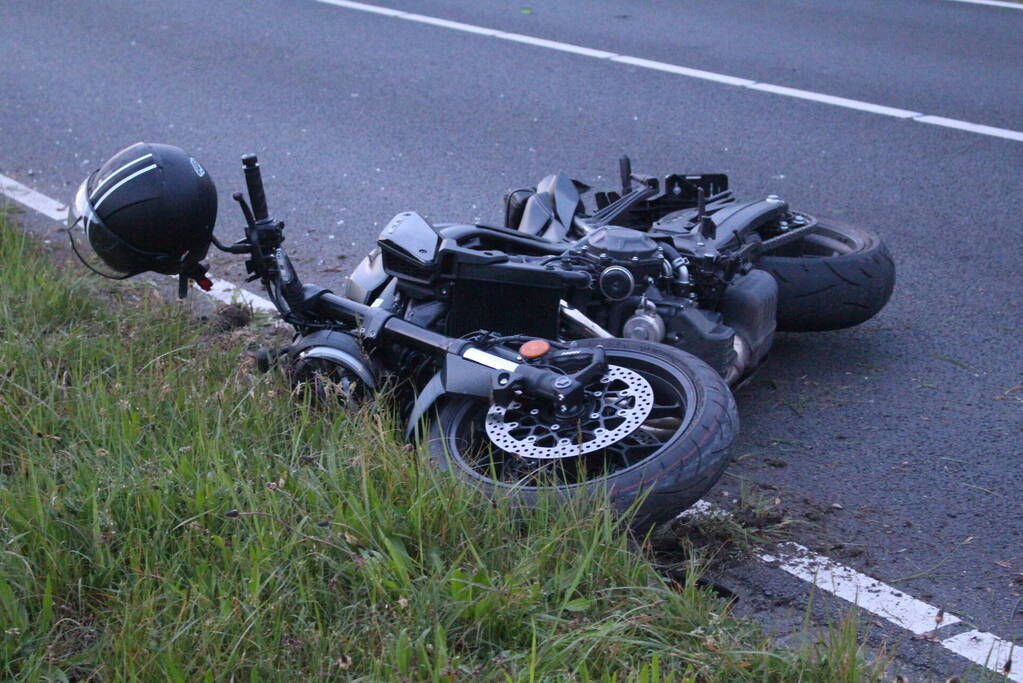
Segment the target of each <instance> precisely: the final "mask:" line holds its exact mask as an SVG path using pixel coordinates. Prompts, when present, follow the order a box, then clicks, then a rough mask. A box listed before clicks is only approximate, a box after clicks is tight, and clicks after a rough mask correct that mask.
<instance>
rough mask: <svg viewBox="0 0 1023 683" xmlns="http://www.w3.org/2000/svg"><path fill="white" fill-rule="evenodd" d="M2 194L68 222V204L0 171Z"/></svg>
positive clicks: (53, 217) (49, 216)
mask: <svg viewBox="0 0 1023 683" xmlns="http://www.w3.org/2000/svg"><path fill="white" fill-rule="evenodd" d="M0 194H3V195H5V196H7V197H9V198H10V199H13V200H14V201H16V202H18V203H19V204H23V205H24V206H27V207H28V208H30V209H32V210H33V211H38V212H39V213H41V214H43V215H44V216H46V217H47V218H51V219H53V220H55V221H60V222H61V223H66V222H67V210H68V205H67V204H63V203H61V202H58V201H56V200H54V199H50V198H49V197H47V196H46V195H44V194H41V193H39V192H36V191H35V190H33V189H32V188H31V187H28V186H27V185H22V184H21V183H19V182H18V181H17V180H15V179H14V178H9V177H7V176H5V175H4V174H2V173H0Z"/></svg>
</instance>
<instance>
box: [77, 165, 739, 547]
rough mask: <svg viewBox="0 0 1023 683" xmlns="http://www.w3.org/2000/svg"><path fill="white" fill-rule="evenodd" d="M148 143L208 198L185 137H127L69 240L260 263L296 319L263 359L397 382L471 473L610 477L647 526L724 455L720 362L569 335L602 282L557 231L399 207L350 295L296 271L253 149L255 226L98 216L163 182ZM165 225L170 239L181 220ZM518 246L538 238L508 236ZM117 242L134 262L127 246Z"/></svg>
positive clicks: (506, 485)
mask: <svg viewBox="0 0 1023 683" xmlns="http://www.w3.org/2000/svg"><path fill="white" fill-rule="evenodd" d="M133 150H135V151H133ZM138 150H140V151H138ZM147 150H149V152H148V153H145V154H143V152H146V151H147ZM154 154H156V155H157V156H159V155H161V154H162V155H164V156H163V157H162V158H164V159H165V160H166V159H174V158H178V157H180V162H179V163H177V165H176V166H174V165H173V164H170V162H163V163H164V167H166V168H167V169H169V171H165V173H169V172H170V171H173V172H174V173H176V174H177V175H176V176H173V177H174V178H185V180H181V181H180V182H179V184H178V186H175V188H176V189H175V191H176V192H177V193H178V194H177V195H175V196H174V197H173V199H174V201H177V202H178V205H181V206H184V207H185V208H186V209H187V210H188V211H193V210H194V209H193V208H192V207H193V206H194V205H197V202H196V201H194V200H193V198H192V196H191V195H189V194H187V193H186V194H182V192H185V190H183V189H180V188H187V187H192V186H193V185H194V184H195V183H196V182H200V181H201V182H200V187H201V188H205V189H203V190H202V191H203V192H206V193H207V195H208V194H209V192H211V191H212V190H211V188H212V185H211V184H209V181H208V178H207V176H206V174H205V170H204V169H203V168H202V166H201V165H200V164H198V162H196V161H195V160H194V159H191V158H189V157H188V156H187V155H186V154H185V153H184V152H183V151H182V150H178V149H177V148H171V147H167V146H150V147H145V148H139V147H138V146H136V147H133V148H129V149H128V150H126V151H124V152H122V155H123V156H126V157H127V158H128V159H129V160H128V161H127V162H125V163H123V164H120V163H119V162H117V159H118V158H117V157H115V159H113V160H111V162H108V164H107V165H106V166H105V167H104V168H114V170H113V171H112V172H110V173H105V172H104V173H101V174H100V175H98V176H97V175H96V174H93V176H90V178H89V179H88V180H87V181H86V182H85V183H83V185H82V188H81V189H80V191H79V195H78V198H77V199H76V201H75V202H74V203H73V207H72V211H71V215H70V217H69V226H70V227H69V232H70V233H71V234H72V239H73V242H74V240H75V239H76V235H77V236H78V237H80V238H81V239H82V240H84V242H83V244H85V243H88V244H91V247H92V250H93V251H94V252H95V253H96V254H97V255H98V258H99V261H97V262H94V263H92V264H90V262H89V261H86V263H87V265H90V267H93V268H94V269H97V270H98V271H99V269H98V265H97V264H99V262H100V261H101V262H103V264H104V265H105V266H108V267H110V269H111V270H113V266H114V265H117V266H119V268H118V269H117V270H116V274H115V275H116V276H118V277H127V276H130V275H131V274H134V273H137V272H141V271H142V270H143V269H148V270H158V272H163V273H171V274H178V275H179V276H180V278H181V283H182V291H184V289H185V285H186V284H187V282H188V280H190V279H191V280H195V281H196V282H197V283H199V284H200V286H202V285H203V284H208V282H207V281H206V279H205V267H204V266H203V265H202V264H201V263H199V262H198V259H199V258H201V257H202V256H203V255H205V253H206V250H207V248H208V247H209V246H210V243H212V244H213V245H215V246H216V247H218V248H219V249H221V250H222V251H225V252H229V253H232V254H240V255H245V256H247V257H248V260H247V262H246V267H247V270H248V272H249V273H250V274H251V276H252V277H251V278H250V279H258V280H260V281H261V283H262V285H263V287H264V288H265V290H266V291H267V293H268V295H269V298H270V300H271V301H272V302H273V303H274V305H275V306H276V307H277V309H278V310H279V312H280V315H281V317H282V318H283V320H284V321H285V322H287V323H289V324H290V325H292V326H293V327H294V329H295V332H296V333H295V336H294V339H293V342H292V343H291V344H290V345H289V346H288V347H287V348H285V349H282V350H280V351H277V352H266V351H264V352H262V353H261V355H260V357H259V365H260V366H261V368H262V369H264V370H265V369H268V368H269V367H270V365H271V364H272V363H274V362H279V363H280V364H281V365H283V366H284V368H285V370H286V371H287V374H288V375H289V376H290V378H291V379H292V381H293V382H294V383H295V384H296V385H297V386H299V387H304V388H308V389H312V390H313V391H314V392H316V393H317V394H323V395H326V394H330V395H334V396H339V397H341V398H342V399H343V400H344V401H347V402H356V401H359V400H360V399H362V398H365V397H367V396H369V395H371V394H373V393H374V392H377V391H379V390H381V389H383V388H384V387H387V389H388V392H387V393H389V394H391V395H394V396H396V397H398V403H399V409H401V410H402V411H403V413H404V416H405V418H406V420H407V429H406V434H407V436H408V438H409V439H412V440H415V441H418V442H422V443H424V444H425V447H426V450H427V451H428V453H429V457H430V458H431V460H432V462H433V463H434V464H435V465H436V466H438V467H439V468H441V469H444V470H449V471H451V472H452V473H453V474H454V475H455V476H457V477H458V478H459V479H461V480H462V481H464V482H466V483H468V484H470V485H472V486H474V487H477V488H478V489H480V490H482V491H484V492H485V493H487V494H489V495H501V494H506V495H511V496H513V497H514V499H515V500H516V501H517V502H518V503H520V504H524V505H530V504H532V503H533V502H534V501H535V500H536V498H537V496H539V495H543V494H545V493H550V492H552V491H553V492H558V493H562V494H567V495H577V494H582V495H586V494H587V493H591V492H598V491H600V492H603V491H607V492H608V493H609V495H610V498H611V500H612V501H613V503H614V504H615V506H616V507H618V508H619V509H622V510H624V509H626V508H628V507H630V506H632V505H633V504H636V503H637V501H638V507H637V508H636V510H637V515H636V517H635V524H636V525H637V526H639V527H645V526H648V525H649V524H651V523H655V522H659V521H664V520H667V519H670V518H672V517H674V516H675V515H677V514H678V513H679V512H680V511H681V510H683V509H684V508H686V507H688V506H689V505H691V504H692V503H693V502H695V501H696V500H697V499H699V498H700V497H701V496H702V495H703V494H704V493H705V492H706V491H707V490H708V489H709V488H710V487H711V486H712V485H713V484H714V482H715V481H717V479H718V478H719V477H720V476H721V474H722V472H723V471H724V469H725V467H726V465H727V464H728V461H729V448H730V446H731V443H732V441H733V440H734V438H735V435H736V431H737V429H738V417H737V413H736V407H735V402H734V400H733V398H732V395H731V393H730V391H729V389H728V387H727V385H726V384H725V382H724V381H723V380H722V378H721V377H720V375H719V374H718V373H717V372H715V370H714V369H712V368H710V367H709V366H708V365H707V364H706V363H704V362H703V361H701V360H699V359H698V358H696V357H695V356H693V355H690V354H688V353H685V352H683V351H681V350H679V349H676V348H671V347H670V346H667V345H664V344H658V343H654V342H652V341H645V340H642V339H618V338H611V337H609V336H607V335H602V336H598V337H597V338H585V339H583V338H580V339H576V340H571V339H569V338H566V337H565V335H563V334H562V333H561V327H562V325H561V322H560V321H561V320H562V319H563V318H565V319H566V320H567V319H570V317H571V314H569V315H567V316H563V315H562V313H561V311H564V310H566V308H565V304H564V302H565V301H566V300H567V301H575V300H576V299H577V298H578V296H580V295H581V293H583V292H588V291H589V290H590V289H591V288H592V287H593V286H594V281H593V279H592V277H591V275H590V274H589V272H588V271H587V270H585V269H577V268H574V267H571V266H570V264H569V263H567V262H565V261H564V256H563V255H562V252H564V251H565V248H564V247H563V246H555V245H553V244H551V243H549V242H545V241H543V240H539V239H537V238H535V237H531V236H528V235H525V234H523V233H520V232H516V231H512V230H508V229H504V228H485V227H481V226H453V227H448V228H444V229H440V228H435V227H434V226H431V225H429V224H428V223H427V222H426V221H424V220H423V219H422V218H420V217H419V216H418V215H416V214H414V213H403V214H401V215H399V216H397V217H396V218H395V219H394V220H392V221H391V222H390V224H388V226H387V227H386V228H385V229H384V231H383V233H382V234H381V235H380V239H379V242H378V244H379V251H378V252H377V253H376V255H373V256H371V257H370V259H369V261H368V262H367V263H366V264H364V265H363V267H362V270H363V271H364V274H365V271H366V270H370V271H374V269H376V268H377V266H378V265H379V266H381V268H382V270H380V274H381V275H382V277H381V278H379V279H380V281H379V282H374V283H373V284H371V285H370V284H367V283H366V277H363V276H360V275H359V274H357V275H356V277H355V278H354V279H353V280H352V283H351V284H350V286H349V289H348V295H349V296H347V297H341V296H337V295H335V294H333V293H331V292H330V291H329V290H327V289H325V288H323V287H318V286H315V285H311V284H303V283H302V282H301V280H300V279H299V276H298V274H297V273H296V272H295V269H294V268H293V266H292V263H291V261H290V259H289V258H288V256H287V254H286V253H285V250H284V248H283V246H282V243H283V241H284V229H283V228H284V225H283V223H281V222H279V221H276V220H274V219H272V218H271V217H270V215H269V212H268V210H267V204H266V199H265V195H264V191H263V184H262V180H261V176H260V169H259V165H258V163H257V160H256V157H254V156H247V157H245V158H244V159H243V167H244V173H245V179H246V184H247V187H248V194H249V201H250V202H251V206H250V205H249V203H246V201H245V199H244V198H243V196H242V194H241V193H237V194H235V195H234V199H235V200H236V201H237V202H238V203H239V204H240V206H241V209H242V211H243V213H244V215H245V219H246V227H245V237H244V239H242V240H240V241H238V242H235V243H233V244H223V243H221V242H219V241H218V240H217V239H216V238H214V237H213V234H212V229H210V230H209V231H208V232H201V231H200V233H199V234H201V235H203V238H202V239H200V240H199V241H202V242H204V243H202V244H200V243H197V242H196V243H190V244H188V245H187V248H185V247H184V246H182V247H180V248H174V245H170V246H164V247H161V248H162V249H164V251H165V252H169V253H174V254H182V256H181V257H180V258H178V257H176V256H175V258H169V257H166V256H164V255H162V254H152V253H149V252H146V251H143V250H140V249H139V248H138V245H131V244H127V242H129V241H130V240H129V239H128V237H127V236H126V235H125V234H124V233H121V234H117V233H118V231H117V230H116V229H115V228H114V226H113V225H108V223H109V222H110V221H112V220H113V218H115V217H116V216H117V214H116V213H114V214H108V218H107V220H106V222H104V220H103V217H102V215H101V214H100V212H98V211H97V209H98V208H101V207H100V205H101V204H103V202H104V200H105V197H107V196H109V195H110V193H116V192H118V191H121V192H122V194H123V196H122V197H119V199H122V200H123V203H124V205H125V206H126V208H125V211H129V210H130V209H131V207H132V206H133V205H132V204H131V202H132V201H135V199H134V198H133V197H134V194H138V195H140V196H142V197H144V198H146V197H148V198H151V197H153V196H158V195H159V193H160V192H164V193H166V192H167V190H166V189H163V188H166V187H169V185H167V183H163V184H161V182H158V179H157V177H156V173H157V168H158V166H160V164H158V163H155V162H153V163H151V164H150V166H144V164H146V163H150V162H151V161H152V158H153V156H154ZM175 155H176V156H175ZM136 167H138V168H139V169H140V170H138V171H136V170H135V168H136ZM192 169H194V174H192ZM122 175H123V176H124V177H125V180H124V181H123V182H129V183H130V182H131V180H132V179H135V178H141V179H143V180H147V179H148V180H152V181H153V182H152V183H150V184H146V185H142V184H139V185H137V186H132V185H129V186H128V187H129V188H131V189H130V190H125V191H122V190H118V189H116V188H118V187H119V186H120V185H121V184H122V183H117V182H115V181H116V179H117V178H119V177H121V176H122ZM193 175H194V176H195V177H193ZM166 177H167V178H171V177H172V176H170V175H167V176H166ZM202 183H206V185H202ZM108 186H110V187H112V188H115V189H109V190H108V189H107V187H108ZM90 192H91V193H92V196H91V197H90ZM104 192H105V193H106V194H104ZM97 198H98V199H97ZM167 201H170V200H169V199H168V200H167ZM152 206H160V204H153V205H152ZM102 208H103V209H104V210H107V209H109V208H110V204H109V203H108V204H106V205H104V206H103V207H102ZM214 213H215V209H214ZM147 215H148V216H150V218H151V219H152V220H156V218H152V217H153V216H156V217H157V218H158V215H157V214H147ZM186 215H192V214H191V213H188V214H186ZM203 215H205V214H203ZM210 225H212V223H210ZM172 232H173V231H172ZM157 236H158V237H159V238H160V239H161V240H163V243H164V244H166V242H167V239H169V238H172V237H173V234H170V235H168V234H167V233H164V232H161V233H159V234H158V235H157ZM171 241H173V240H171ZM467 242H471V243H472V245H471V246H466V243H467ZM508 245H515V247H516V249H517V251H518V252H521V253H528V254H533V255H532V256H522V255H517V254H509V253H506V252H505V251H502V250H499V249H498V248H497V247H498V246H500V247H502V248H503V247H506V246H508ZM76 251H78V248H76ZM113 254H121V255H124V258H122V259H121V260H122V261H131V263H123V262H122V263H119V264H118V263H115V261H116V259H115V257H114V256H113ZM129 257H130V258H129ZM139 259H143V260H142V261H139ZM145 259H148V260H145ZM83 260H85V259H83ZM136 263H146V264H152V265H149V266H147V267H145V268H143V266H138V265H136ZM385 271H386V272H385ZM99 272H102V271H99ZM359 283H363V285H362V286H364V287H366V288H365V289H364V290H362V291H361V292H360V291H359V287H360V284H359ZM605 286H608V285H607V284H606V283H605ZM353 294H358V296H355V297H354V298H353ZM582 324H583V325H585V324H586V323H582ZM581 336H590V337H592V336H594V335H581ZM405 399H407V400H405Z"/></svg>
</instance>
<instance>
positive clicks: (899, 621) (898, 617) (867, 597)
mask: <svg viewBox="0 0 1023 683" xmlns="http://www.w3.org/2000/svg"><path fill="white" fill-rule="evenodd" d="M336 1H340V0H336ZM0 192H2V193H3V194H4V195H6V196H7V197H10V198H11V199H13V200H14V201H16V202H19V203H21V204H24V205H25V206H27V207H28V208H30V209H33V210H35V211H38V212H39V213H41V214H43V215H44V216H46V217H48V218H50V219H52V220H55V221H60V222H65V221H66V214H67V207H66V206H65V205H64V204H61V203H60V202H58V201H56V200H54V199H51V198H50V197H47V196H46V195H44V194H42V193H40V192H36V191H35V190H33V189H31V188H29V187H27V186H26V185H22V184H21V183H19V182H18V181H16V180H14V179H13V178H9V177H7V176H5V175H3V174H0ZM211 280H212V282H213V287H212V288H211V289H210V291H209V292H206V293H207V294H209V295H210V296H212V297H213V298H215V299H217V300H219V301H224V302H226V303H234V302H235V301H237V300H239V299H240V300H242V301H244V302H245V303H248V304H250V305H251V306H252V308H253V309H254V310H260V311H276V310H277V309H276V307H275V306H274V305H273V304H272V303H270V302H269V301H268V300H266V299H264V298H263V297H261V296H257V295H255V294H252V293H251V292H248V291H246V290H244V289H242V288H241V287H239V286H237V285H235V284H233V283H231V282H228V281H227V280H220V279H212V278H211ZM200 291H201V290H200ZM690 509H692V510H694V511H695V512H697V513H702V514H705V515H711V516H718V515H720V514H721V513H720V512H719V510H720V508H718V507H717V506H715V505H713V504H711V503H708V502H706V501H702V500H701V501H697V503H696V504H694V505H693V506H692V508H690ZM687 513H689V511H688V510H683V511H682V512H681V513H680V514H679V515H678V516H679V517H682V516H687ZM724 514H728V513H727V511H725V512H724ZM779 548H780V549H783V550H794V551H795V553H794V554H792V555H788V556H784V557H782V556H776V555H771V554H769V553H761V554H759V555H758V556H757V557H758V559H760V560H761V561H763V562H768V563H770V562H777V563H778V567H780V568H781V569H783V570H784V571H786V572H788V573H789V574H792V575H793V576H796V577H798V578H801V579H803V580H804V581H807V582H809V583H812V584H813V585H815V586H817V587H818V588H820V589H822V590H825V591H828V592H830V593H834V594H835V595H837V596H838V597H841V598H843V599H845V600H847V601H848V602H852V603H853V604H855V605H858V606H859V607H860V608H862V609H866V610H868V611H870V612H872V613H873V614H876V615H878V616H880V617H882V618H884V619H887V620H888V621H890V622H892V623H893V624H896V625H899V626H902V628H905V629H907V630H910V631H913V632H914V633H918V634H920V633H928V632H930V631H936V630H938V629H939V628H944V627H945V626H948V625H950V624H955V623H959V622H960V621H961V620H960V619H959V618H958V617H956V616H954V615H951V614H943V610H939V608H937V607H934V606H933V605H928V604H927V603H924V602H921V601H920V600H917V599H916V598H913V597H910V596H908V595H906V594H905V593H903V592H901V591H896V590H895V589H894V588H892V587H891V586H888V585H887V584H884V583H882V582H880V581H877V580H876V579H873V578H871V577H869V576H867V575H865V574H861V573H860V572H857V571H856V570H854V569H851V568H849V567H845V566H843V565H840V564H838V563H836V562H833V561H831V560H830V559H828V558H827V557H824V556H823V555H818V554H817V553H814V552H812V551H810V550H809V549H807V548H805V547H804V546H801V545H799V544H798V543H786V544H784V545H782V546H779ZM829 584H830V586H829ZM881 595H884V596H886V597H885V598H881V597H878V596H881ZM847 596H851V597H847ZM885 600H887V601H888V603H886V602H885ZM898 610H903V612H904V613H903V614H899V613H898ZM939 614H943V618H942V620H941V622H940V623H939V622H938V615H939ZM925 626H929V627H928V628H925ZM919 629H923V630H919ZM938 642H939V643H940V644H941V646H942V647H944V648H945V649H947V650H949V651H950V652H953V653H955V654H957V655H959V656H961V657H964V658H966V659H968V660H970V661H972V662H975V663H977V664H979V665H981V666H984V667H987V668H988V669H989V670H991V671H995V672H997V673H999V674H1002V675H1005V676H1006V677H1007V678H1008V680H1011V681H1016V682H1017V683H1023V673H1019V672H1013V671H1012V669H1011V668H1010V670H1009V671H1008V672H1007V671H1005V667H1006V666H1007V664H1008V665H1009V666H1010V667H1011V661H1012V660H1011V657H1012V653H1013V652H1014V650H1017V649H1021V648H1019V647H1018V646H1017V645H1016V644H1015V643H1013V642H1011V641H1007V640H1003V639H1002V638H999V637H997V636H995V635H993V634H990V633H987V632H985V631H978V630H973V631H967V632H966V633H962V634H959V635H957V636H952V637H949V638H946V639H944V640H940V641H938Z"/></svg>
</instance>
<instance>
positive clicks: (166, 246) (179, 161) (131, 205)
mask: <svg viewBox="0 0 1023 683" xmlns="http://www.w3.org/2000/svg"><path fill="white" fill-rule="evenodd" d="M216 218H217V189H216V187H215V186H214V185H213V180H212V179H211V178H210V175H209V173H207V172H206V169H204V168H203V167H202V166H201V165H200V164H199V162H198V161H196V160H195V159H194V158H192V157H191V156H190V155H189V154H188V153H187V152H185V150H183V149H181V148H180V147H174V146H172V145H159V144H148V143H145V142H139V143H136V144H134V145H132V146H131V147H126V148H125V149H123V150H121V151H120V152H118V153H117V154H115V155H114V156H113V157H111V159H110V160H109V161H107V162H106V163H105V164H103V165H102V166H100V168H99V169H98V170H96V171H93V172H92V174H90V175H89V177H88V178H86V179H85V181H84V182H83V183H82V184H81V186H80V187H79V188H78V194H77V195H76V196H75V201H74V204H73V205H72V206H71V207H70V209H69V210H68V233H69V235H70V236H71V246H72V247H73V248H74V250H75V253H76V254H77V255H78V258H80V259H81V260H82V262H83V263H84V264H85V265H86V266H88V267H89V268H91V269H92V270H94V271H96V272H97V273H99V274H100V275H104V276H106V277H110V278H115V279H123V278H126V277H131V276H132V275H137V274H138V273H142V272H145V271H155V272H157V273H164V274H166V275H177V274H183V275H184V276H190V275H191V274H193V273H196V272H200V271H198V270H197V268H198V269H201V272H205V269H204V268H202V266H199V261H200V260H202V259H203V258H204V257H205V256H206V252H207V250H208V249H209V246H210V243H211V241H212V239H213V224H214V222H215V221H216Z"/></svg>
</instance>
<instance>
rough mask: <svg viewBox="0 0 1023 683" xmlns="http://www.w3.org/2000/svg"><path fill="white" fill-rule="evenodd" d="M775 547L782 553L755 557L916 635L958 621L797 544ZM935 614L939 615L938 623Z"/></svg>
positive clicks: (936, 608) (924, 603) (933, 607)
mask: <svg viewBox="0 0 1023 683" xmlns="http://www.w3.org/2000/svg"><path fill="white" fill-rule="evenodd" d="M778 548H779V550H781V551H782V553H784V554H777V555H776V554H769V553H763V554H761V555H759V558H760V559H761V560H763V561H764V562H768V563H771V562H776V563H777V566H778V568H779V569H782V570H784V571H786V572H788V573H789V574H792V575H793V576H796V577H798V578H800V579H802V580H804V581H806V582H808V583H812V584H813V585H815V586H817V587H818V588H821V589H823V590H826V591H827V592H829V593H832V594H833V595H837V596H838V597H840V598H842V599H843V600H845V601H847V602H851V603H852V604H854V605H856V606H857V607H859V608H860V609H865V610H867V611H868V612H870V613H871V614H875V615H877V616H879V617H881V618H883V619H887V620H888V621H890V622H891V623H893V624H895V625H896V626H899V627H900V628H904V629H906V630H907V631H911V632H913V633H915V634H916V635H920V634H923V633H929V632H931V631H933V630H935V629H937V628H944V627H945V626H948V625H950V624H955V623H958V622H959V619H958V618H957V617H955V616H953V615H951V614H947V615H946V614H943V612H942V610H940V609H939V608H938V607H935V606H933V605H928V604H927V603H926V602H922V601H920V600H917V599H916V598H913V597H910V596H909V595H906V593H904V592H903V591H900V590H897V589H895V588H893V587H891V586H889V585H888V584H886V583H883V582H881V581H878V580H877V579H875V578H872V577H870V576H867V575H866V574H861V573H860V572H858V571H856V570H855V569H851V568H850V567H846V566H843V565H840V564H838V563H837V562H834V561H833V560H831V559H829V558H827V557H824V556H823V555H818V554H817V553H815V552H813V551H811V550H810V549H808V548H805V547H803V546H801V545H799V544H798V543H785V544H783V545H781V546H779V547H778ZM939 615H942V619H941V620H940V621H939V620H938V616H939Z"/></svg>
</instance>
